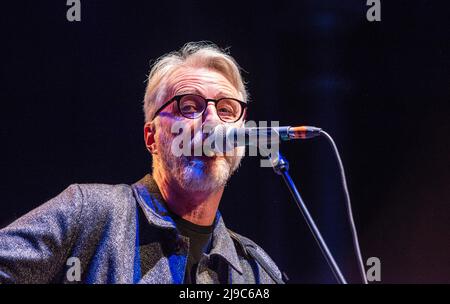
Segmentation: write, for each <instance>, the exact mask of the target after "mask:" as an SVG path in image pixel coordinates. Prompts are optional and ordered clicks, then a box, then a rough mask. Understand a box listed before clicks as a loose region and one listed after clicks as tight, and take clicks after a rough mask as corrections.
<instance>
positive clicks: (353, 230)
mask: <svg viewBox="0 0 450 304" xmlns="http://www.w3.org/2000/svg"><path fill="white" fill-rule="evenodd" d="M319 133H320V135H322V136H324V137H325V138H326V139H327V140H328V142H329V143H330V144H331V146H332V148H333V151H334V155H335V156H336V160H337V162H338V166H339V173H340V176H341V182H342V187H343V188H344V194H345V202H346V207H347V217H348V221H349V224H350V231H351V234H352V240H353V247H354V250H355V254H356V259H357V263H358V269H359V272H360V274H361V278H362V280H363V284H368V282H367V277H366V272H365V269H364V262H363V258H362V254H361V248H360V247H359V240H358V233H357V230H356V226H355V221H354V219H353V212H352V204H351V201H350V194H349V191H348V186H347V178H346V176H345V170H344V165H343V163H342V159H341V156H340V155H339V150H338V148H337V146H336V143H335V142H334V140H333V138H332V137H331V136H330V134H328V133H327V132H325V131H324V130H320V132H319Z"/></svg>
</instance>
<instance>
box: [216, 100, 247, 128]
mask: <svg viewBox="0 0 450 304" xmlns="http://www.w3.org/2000/svg"><path fill="white" fill-rule="evenodd" d="M241 113H242V106H241V104H240V103H239V102H238V101H236V100H234V99H227V98H225V99H221V100H219V102H218V103H217V115H219V117H220V118H221V119H222V120H223V121H226V122H235V121H236V120H238V119H239V118H240V117H241Z"/></svg>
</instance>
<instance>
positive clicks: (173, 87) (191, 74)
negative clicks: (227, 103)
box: [168, 67, 242, 98]
mask: <svg viewBox="0 0 450 304" xmlns="http://www.w3.org/2000/svg"><path fill="white" fill-rule="evenodd" d="M168 89H169V90H168V91H169V93H170V94H172V95H176V94H179V93H182V92H188V93H191V92H192V93H199V94H202V95H203V96H204V97H206V98H217V97H219V96H227V97H235V98H241V97H242V96H241V94H240V93H239V92H238V90H236V88H235V87H234V86H233V85H232V84H231V82H230V81H228V79H227V78H226V77H225V76H224V75H223V74H221V73H219V72H217V71H214V70H210V69H206V68H185V67H182V68H179V69H178V70H176V71H175V72H174V73H173V74H172V75H171V77H170V78H169V87H168Z"/></svg>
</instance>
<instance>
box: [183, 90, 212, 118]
mask: <svg viewBox="0 0 450 304" xmlns="http://www.w3.org/2000/svg"><path fill="white" fill-rule="evenodd" d="M205 107H206V101H205V99H204V98H203V97H201V96H197V95H186V96H183V97H182V98H181V100H180V112H181V114H183V116H185V117H188V118H196V117H198V116H200V115H202V113H203V111H204V110H205Z"/></svg>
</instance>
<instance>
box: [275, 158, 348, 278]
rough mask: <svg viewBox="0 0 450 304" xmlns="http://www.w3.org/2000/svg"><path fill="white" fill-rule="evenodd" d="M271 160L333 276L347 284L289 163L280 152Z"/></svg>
mask: <svg viewBox="0 0 450 304" xmlns="http://www.w3.org/2000/svg"><path fill="white" fill-rule="evenodd" d="M270 160H271V162H272V166H273V170H274V171H275V173H277V174H278V175H281V176H282V177H283V180H284V181H285V183H286V185H287V186H288V188H289V191H290V192H291V194H292V196H293V197H294V200H295V202H296V203H297V206H298V208H299V209H300V212H301V213H302V215H303V217H304V219H305V221H306V223H307V224H308V227H309V229H310V231H311V233H312V234H313V236H314V238H315V240H316V242H317V244H318V245H319V248H320V250H321V251H322V254H323V256H324V257H325V259H326V261H327V262H328V265H329V266H330V268H331V270H332V271H333V274H334V276H335V278H336V280H337V281H338V282H339V284H347V281H346V280H345V278H344V276H343V275H342V272H341V270H340V269H339V266H338V265H337V264H336V261H335V260H334V258H333V255H332V254H331V252H330V250H329V249H328V246H327V244H326V243H325V241H324V239H323V238H322V235H321V233H320V231H319V229H318V228H317V226H316V223H315V222H314V220H313V218H312V217H311V214H310V213H309V211H308V208H307V207H306V205H305V203H304V202H303V199H302V197H301V196H300V193H299V192H298V190H297V187H296V186H295V183H294V181H293V180H292V178H291V176H290V174H289V163H288V161H287V160H286V158H284V157H283V155H281V153H280V152H276V154H275V155H272V154H271V155H270Z"/></svg>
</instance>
